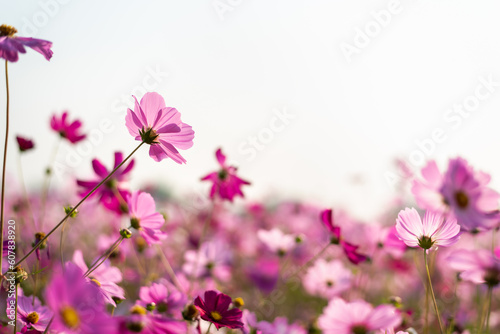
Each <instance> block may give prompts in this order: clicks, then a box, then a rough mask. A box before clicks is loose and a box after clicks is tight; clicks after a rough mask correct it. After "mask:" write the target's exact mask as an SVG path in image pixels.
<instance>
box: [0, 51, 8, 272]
mask: <svg viewBox="0 0 500 334" xmlns="http://www.w3.org/2000/svg"><path fill="white" fill-rule="evenodd" d="M7 64H8V61H7V60H6V61H5V88H6V91H7V108H6V113H5V115H6V119H5V145H4V149H3V169H2V204H1V209H0V268H2V264H3V214H4V206H5V169H6V166H7V143H8V140H9V102H10V101H9V70H8V65H7ZM0 271H1V269H0Z"/></svg>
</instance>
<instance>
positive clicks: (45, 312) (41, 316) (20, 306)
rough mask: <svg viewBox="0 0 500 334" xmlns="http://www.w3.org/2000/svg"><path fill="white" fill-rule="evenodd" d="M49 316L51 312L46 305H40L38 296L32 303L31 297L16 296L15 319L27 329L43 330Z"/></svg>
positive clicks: (48, 320)
mask: <svg viewBox="0 0 500 334" xmlns="http://www.w3.org/2000/svg"><path fill="white" fill-rule="evenodd" d="M51 318H52V312H51V311H50V310H49V309H48V308H47V307H45V306H42V304H41V303H40V300H38V298H36V297H35V303H34V304H33V298H32V297H25V296H18V299H17V320H19V321H20V322H21V323H22V324H23V325H24V326H26V327H27V329H33V330H36V331H39V332H43V331H45V328H47V325H48V324H49V322H50V319H51Z"/></svg>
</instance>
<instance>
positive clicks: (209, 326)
mask: <svg viewBox="0 0 500 334" xmlns="http://www.w3.org/2000/svg"><path fill="white" fill-rule="evenodd" d="M210 328H212V323H210V325H208V329H207V332H206V333H205V334H208V333H210Z"/></svg>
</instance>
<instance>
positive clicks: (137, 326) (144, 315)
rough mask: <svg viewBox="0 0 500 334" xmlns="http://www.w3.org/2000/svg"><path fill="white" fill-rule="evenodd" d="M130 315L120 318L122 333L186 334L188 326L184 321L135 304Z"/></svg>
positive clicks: (120, 331) (120, 330)
mask: <svg viewBox="0 0 500 334" xmlns="http://www.w3.org/2000/svg"><path fill="white" fill-rule="evenodd" d="M130 313H131V315H130V316H124V317H120V318H119V325H118V327H119V331H118V332H117V333H120V334H134V333H141V334H160V333H161V334H185V333H187V326H186V323H185V322H184V321H178V320H174V319H170V318H165V317H162V316H160V315H158V314H152V313H148V312H147V310H146V309H145V308H144V307H142V306H140V305H135V306H133V307H132V309H131V310H130Z"/></svg>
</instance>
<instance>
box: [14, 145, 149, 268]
mask: <svg viewBox="0 0 500 334" xmlns="http://www.w3.org/2000/svg"><path fill="white" fill-rule="evenodd" d="M143 144H144V142H141V143H140V144H139V146H137V147H136V148H135V149H134V150H133V151H132V153H130V154H129V155H128V156H127V157H126V158H125V160H123V161H122V162H121V163H120V164H119V165H118V166H116V168H115V169H113V170H112V171H111V173H109V175H108V176H106V178H104V180H102V181H101V182H99V184H98V185H96V186H95V187H94V189H92V190H91V191H90V192H89V193H88V194H87V195H86V196H85V197H84V198H82V199H81V200H80V202H78V204H77V205H75V206H74V207H73V208H72V209H71V210H70V211H69V212H68V213H67V214H66V216H65V217H64V218H63V219H62V220H61V221H60V222H59V223H58V224H57V225H56V226H55V227H54V228H53V229H52V230H51V231H50V232H49V233H47V235H46V236H45V237H43V238H42V239H41V240H40V241H39V242H38V243H37V244H36V245H35V246H34V247H33V248H32V249H31V250H30V251H29V252H28V253H27V254H26V255H25V256H24V257H23V258H22V259H21V260H19V261H18V262H17V263H16V264H15V267H16V266H18V265H20V264H21V263H23V261H24V260H26V259H27V258H28V257H29V256H30V255H31V254H33V252H34V251H35V250H37V249H38V248H39V247H40V246H41V245H42V244H43V242H44V241H45V240H47V239H48V237H50V236H51V235H52V233H54V232H55V231H56V230H57V229H58V228H59V227H60V226H61V225H62V224H63V223H64V221H65V220H66V219H68V217H70V216H71V215H72V214H73V212H75V210H76V209H78V207H79V206H80V205H81V204H82V203H83V202H85V200H86V199H87V198H89V197H90V195H92V194H93V193H94V192H95V191H96V190H97V189H98V188H99V187H100V186H102V185H103V184H104V183H106V181H108V180H109V178H110V177H111V176H112V175H113V174H114V173H115V172H116V171H117V170H118V169H119V168H120V167H121V166H123V164H124V163H125V162H127V160H128V159H130V157H131V156H132V155H133V154H134V153H135V152H136V151H137V150H138V149H139V148H140V147H141V146H142V145H143Z"/></svg>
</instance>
